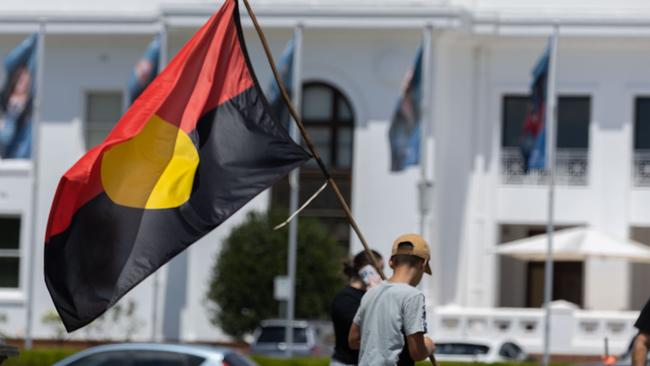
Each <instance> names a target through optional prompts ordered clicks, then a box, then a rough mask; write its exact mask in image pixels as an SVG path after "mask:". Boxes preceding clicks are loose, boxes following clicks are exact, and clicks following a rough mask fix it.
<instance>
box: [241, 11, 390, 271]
mask: <svg viewBox="0 0 650 366" xmlns="http://www.w3.org/2000/svg"><path fill="white" fill-rule="evenodd" d="M243 1H244V5H245V6H246V10H247V11H248V15H249V16H250V18H251V20H252V21H253V25H254V26H255V30H256V31H257V34H258V36H259V37H260V41H261V42H262V46H263V47H264V53H265V54H266V58H267V59H268V61H269V65H270V66H271V70H272V71H273V77H274V78H275V81H276V83H277V84H278V89H280V94H281V95H282V99H284V102H285V103H286V105H287V108H288V109H289V113H290V114H291V117H293V120H294V121H295V122H296V125H297V126H298V130H299V131H300V135H301V136H302V138H303V140H304V141H305V144H306V145H307V149H308V150H309V152H310V153H311V155H312V156H313V157H314V160H316V163H317V164H318V167H319V168H320V170H321V171H322V172H323V175H325V179H326V180H327V183H328V184H329V186H330V187H332V189H333V190H334V193H335V194H336V198H337V199H338V201H339V203H340V204H341V207H342V208H343V211H344V212H345V216H346V218H347V219H348V221H349V222H350V226H352V229H353V230H354V232H355V233H356V234H357V237H358V238H359V240H360V241H361V244H362V245H363V248H364V250H365V251H366V255H367V256H368V257H369V258H370V259H371V262H372V263H373V265H374V266H375V268H376V269H377V272H378V273H379V276H381V278H382V279H383V280H385V279H386V276H385V275H384V272H383V271H382V270H381V267H380V266H379V265H378V264H379V262H378V261H377V258H375V255H374V254H373V253H372V251H371V250H370V247H369V246H368V242H367V241H366V238H365V237H364V236H363V234H362V233H361V229H359V225H357V222H356V220H355V219H354V217H353V216H352V211H351V210H350V207H349V206H348V203H347V202H346V201H345V198H344V197H343V194H341V190H340V189H339V186H338V185H337V184H336V181H335V180H334V178H332V176H331V175H330V172H329V170H328V169H327V167H326V166H325V163H323V160H322V159H321V157H320V154H318V151H317V150H316V147H315V146H314V143H313V142H312V139H311V137H310V136H309V134H308V133H307V130H306V129H305V125H304V124H303V123H302V118H300V115H299V114H298V112H297V111H296V109H295V107H294V106H293V103H292V102H291V98H290V97H289V94H288V93H287V91H286V88H285V86H284V83H283V82H282V78H281V77H280V73H279V72H278V69H277V68H276V67H275V62H274V61H273V55H272V54H271V50H270V49H269V45H268V42H267V41H266V36H265V35H264V32H263V31H262V28H261V27H260V25H259V23H258V22H257V18H256V17H255V13H253V9H252V8H251V6H250V4H249V3H248V0H243Z"/></svg>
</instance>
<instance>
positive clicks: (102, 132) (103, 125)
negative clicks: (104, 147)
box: [85, 91, 123, 149]
mask: <svg viewBox="0 0 650 366" xmlns="http://www.w3.org/2000/svg"><path fill="white" fill-rule="evenodd" d="M85 98H86V100H85V103H86V116H85V119H86V125H85V126H86V133H85V138H86V148H87V149H91V148H93V147H95V146H97V145H99V144H100V143H102V141H104V139H105V138H106V136H108V133H109V132H111V130H112V129H113V127H114V126H115V124H116V123H117V121H119V119H120V117H121V116H122V104H123V96H122V92H120V91H90V92H87V93H86V97H85Z"/></svg>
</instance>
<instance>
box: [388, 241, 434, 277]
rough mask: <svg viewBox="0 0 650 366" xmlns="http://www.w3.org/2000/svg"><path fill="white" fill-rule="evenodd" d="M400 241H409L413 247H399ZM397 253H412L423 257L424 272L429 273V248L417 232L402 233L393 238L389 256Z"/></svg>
mask: <svg viewBox="0 0 650 366" xmlns="http://www.w3.org/2000/svg"><path fill="white" fill-rule="evenodd" d="M402 243H411V244H413V247H411V248H404V247H403V246H402V248H400V247H399V245H400V244H402ZM397 254H406V255H414V256H416V257H420V258H422V259H424V263H425V265H426V266H425V267H424V272H425V273H428V274H431V267H430V266H429V260H430V259H431V250H430V249H429V244H427V241H426V240H424V238H423V237H421V236H420V235H418V234H402V235H400V236H398V237H397V239H395V241H394V242H393V250H392V251H391V257H392V256H394V255H397Z"/></svg>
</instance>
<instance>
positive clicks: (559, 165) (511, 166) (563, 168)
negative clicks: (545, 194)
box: [501, 147, 589, 186]
mask: <svg viewBox="0 0 650 366" xmlns="http://www.w3.org/2000/svg"><path fill="white" fill-rule="evenodd" d="M588 175H589V152H588V150H586V149H558V150H557V153H556V183H557V184H559V185H572V186H584V185H587V184H588ZM501 179H502V182H503V183H504V184H529V185H541V184H545V183H546V172H545V171H543V170H537V169H533V170H530V171H528V172H525V171H524V158H523V156H522V154H521V150H520V149H519V148H516V147H515V148H513V147H503V148H501Z"/></svg>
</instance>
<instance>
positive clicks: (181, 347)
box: [74, 343, 236, 359]
mask: <svg viewBox="0 0 650 366" xmlns="http://www.w3.org/2000/svg"><path fill="white" fill-rule="evenodd" d="M113 351H166V352H178V353H185V354H189V355H194V356H199V357H203V358H207V359H215V358H223V357H224V356H225V355H227V354H230V353H233V352H236V351H235V350H233V349H231V348H227V347H212V346H207V345H194V344H169V343H116V344H106V345H102V346H96V347H92V348H89V349H86V350H84V351H81V352H79V353H77V354H76V355H75V357H74V358H75V359H77V358H81V357H85V356H88V355H92V354H96V353H100V352H113Z"/></svg>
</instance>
